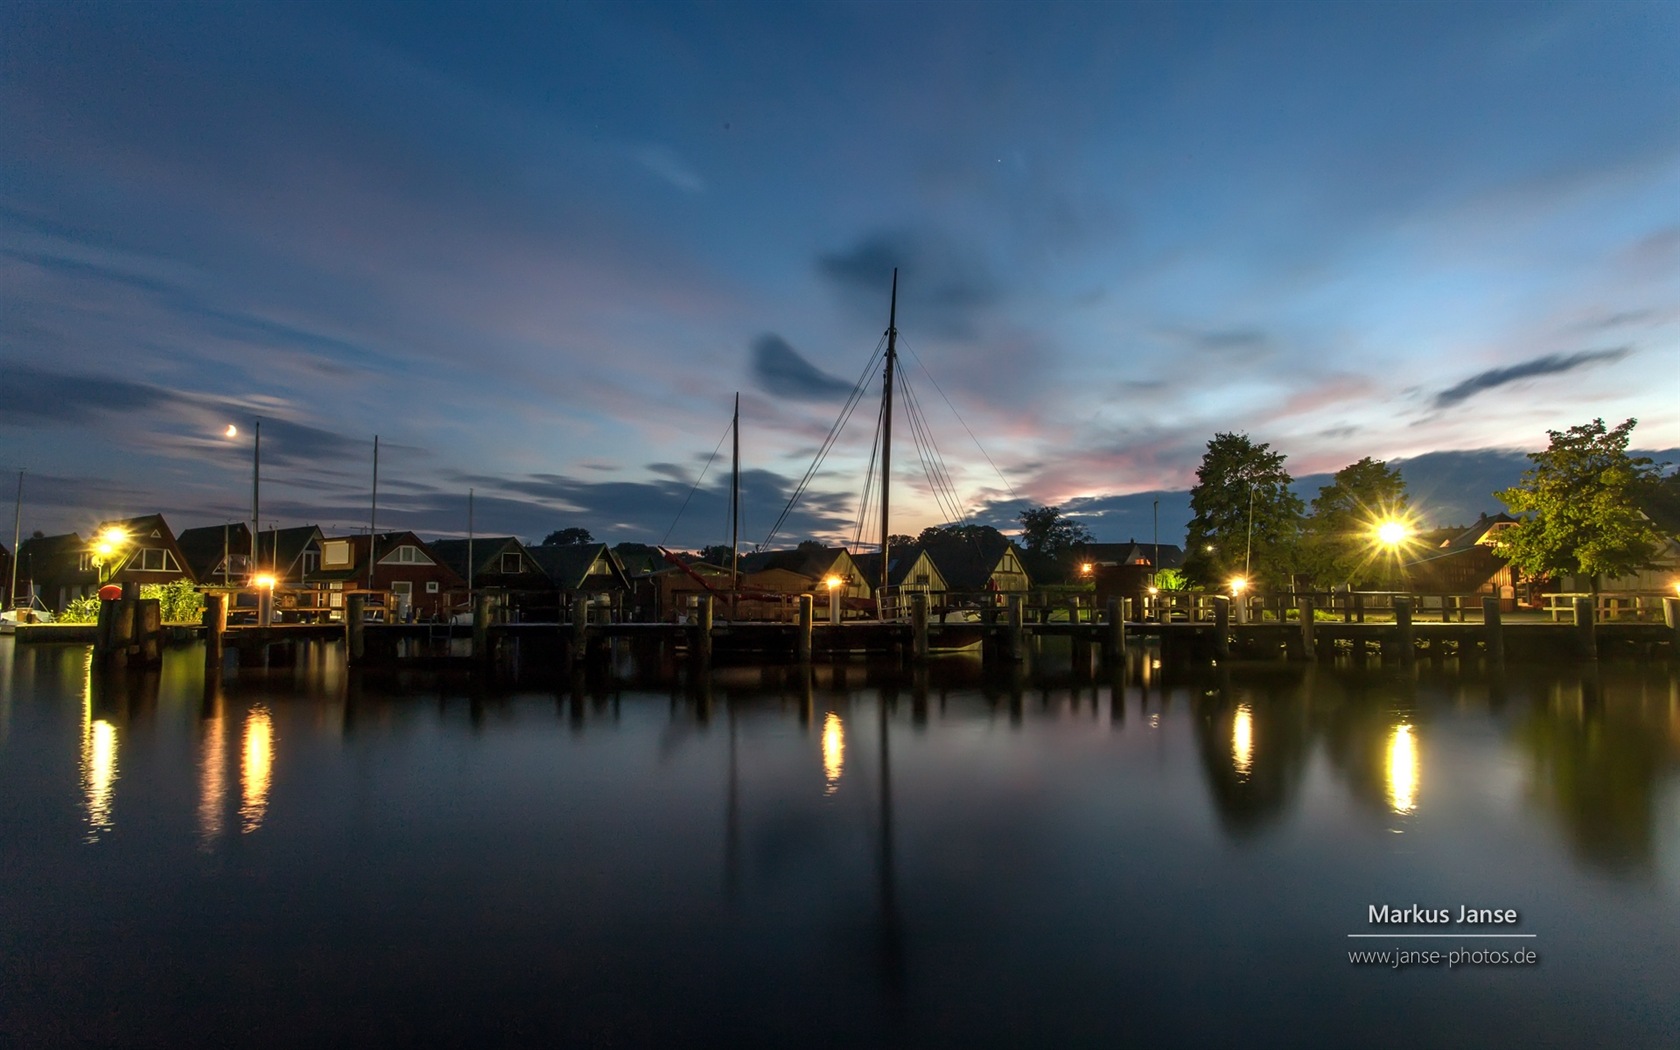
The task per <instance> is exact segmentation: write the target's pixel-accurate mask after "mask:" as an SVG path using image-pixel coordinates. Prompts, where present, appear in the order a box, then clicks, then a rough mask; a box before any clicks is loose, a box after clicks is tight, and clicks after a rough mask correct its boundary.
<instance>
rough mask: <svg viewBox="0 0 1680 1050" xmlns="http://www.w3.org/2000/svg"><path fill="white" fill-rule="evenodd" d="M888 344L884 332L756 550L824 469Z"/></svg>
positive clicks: (772, 535) (772, 536) (764, 545)
mask: <svg viewBox="0 0 1680 1050" xmlns="http://www.w3.org/2000/svg"><path fill="white" fill-rule="evenodd" d="M886 344H887V336H886V333H884V332H883V333H882V334H881V339H880V342H878V343H876V344H875V352H874V353H873V354H871V355H869V363H868V364H866V365H864V366H863V374H862V375H861V376H859V377H858V381H857V385H855V386H853V387H852V392H851V394H850V395H848V396H847V398H846V404H845V407H843V408H841V410H840V417H839V418H838V419H836V420H835V421H834V425H833V426H832V427H830V428H829V430H828V436H827V437H826V438H824V439H823V443H822V447H821V448H819V449H817V455H816V458H814V459H813V460H812V461H811V465H810V467H808V468H806V470H805V476H804V477H802V478H800V479H799V484H798V485H796V486H794V489H793V495H792V496H789V497H788V502H787V506H785V507H783V508H782V513H781V514H780V515H779V516H778V517H777V518H776V523H775V524H774V525H772V526H770V532H769V534H768V535H766V536H765V537H764V541H763V542H762V543H760V544H758V546H757V547H755V548H754V549H755V550H764V549H766V548H767V547H769V546H770V541H771V540H773V539H775V538H776V533H778V532H780V531H781V530H782V526H783V525H785V524H786V523H787V519H788V515H789V514H791V513H793V508H794V505H795V504H797V503H798V502H799V499H800V497H801V496H803V495H805V490H806V489H807V488H809V487H810V485H811V482H812V481H813V480H815V479H816V476H817V471H818V469H820V468H821V467H822V463H823V460H824V459H826V458H827V456H828V453H829V451H830V450H831V449H833V448H834V443H835V442H836V441H837V440H839V438H840V432H841V431H842V430H844V429H845V428H846V422H847V421H848V420H850V419H851V418H852V411H853V410H854V409H856V408H857V404H858V401H859V400H861V399H862V397H863V393H864V390H865V387H866V386H867V384H868V382H869V378H870V374H871V373H872V372H873V371H874V370H875V362H876V361H877V360H878V359H879V358H880V357H881V352H882V350H883V348H884V347H885V346H886Z"/></svg>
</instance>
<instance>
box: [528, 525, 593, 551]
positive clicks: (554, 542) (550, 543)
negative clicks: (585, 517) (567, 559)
mask: <svg viewBox="0 0 1680 1050" xmlns="http://www.w3.org/2000/svg"><path fill="white" fill-rule="evenodd" d="M594 542H595V537H593V536H591V535H590V534H589V530H588V529H556V530H555V531H554V532H551V533H549V534H548V535H547V536H544V537H543V541H542V543H541V544H539V546H543V547H569V546H571V545H572V544H574V543H594Z"/></svg>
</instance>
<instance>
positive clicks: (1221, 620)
mask: <svg viewBox="0 0 1680 1050" xmlns="http://www.w3.org/2000/svg"><path fill="white" fill-rule="evenodd" d="M1213 655H1214V657H1215V658H1216V659H1219V660H1223V659H1225V658H1226V657H1228V656H1230V655H1231V599H1230V596H1229V595H1224V594H1216V595H1214V596H1213Z"/></svg>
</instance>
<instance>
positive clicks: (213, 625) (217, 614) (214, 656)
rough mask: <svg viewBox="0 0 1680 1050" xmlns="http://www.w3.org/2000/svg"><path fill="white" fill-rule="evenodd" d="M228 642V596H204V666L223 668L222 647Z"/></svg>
mask: <svg viewBox="0 0 1680 1050" xmlns="http://www.w3.org/2000/svg"><path fill="white" fill-rule="evenodd" d="M226 641H227V595H225V594H207V595H205V596H204V666H205V667H220V666H222V646H223V645H224V643H226Z"/></svg>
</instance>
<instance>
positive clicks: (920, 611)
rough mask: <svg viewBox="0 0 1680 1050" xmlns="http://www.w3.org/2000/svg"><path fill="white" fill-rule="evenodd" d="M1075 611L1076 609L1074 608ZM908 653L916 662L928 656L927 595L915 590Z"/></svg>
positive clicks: (911, 606) (911, 609)
mask: <svg viewBox="0 0 1680 1050" xmlns="http://www.w3.org/2000/svg"><path fill="white" fill-rule="evenodd" d="M1075 612H1076V613H1077V609H1076V610H1075ZM910 634H911V645H910V653H911V655H912V656H913V657H915V660H916V662H917V663H922V662H924V661H925V660H927V658H928V596H927V592H926V591H917V592H915V593H914V594H912V595H911V596H910Z"/></svg>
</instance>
